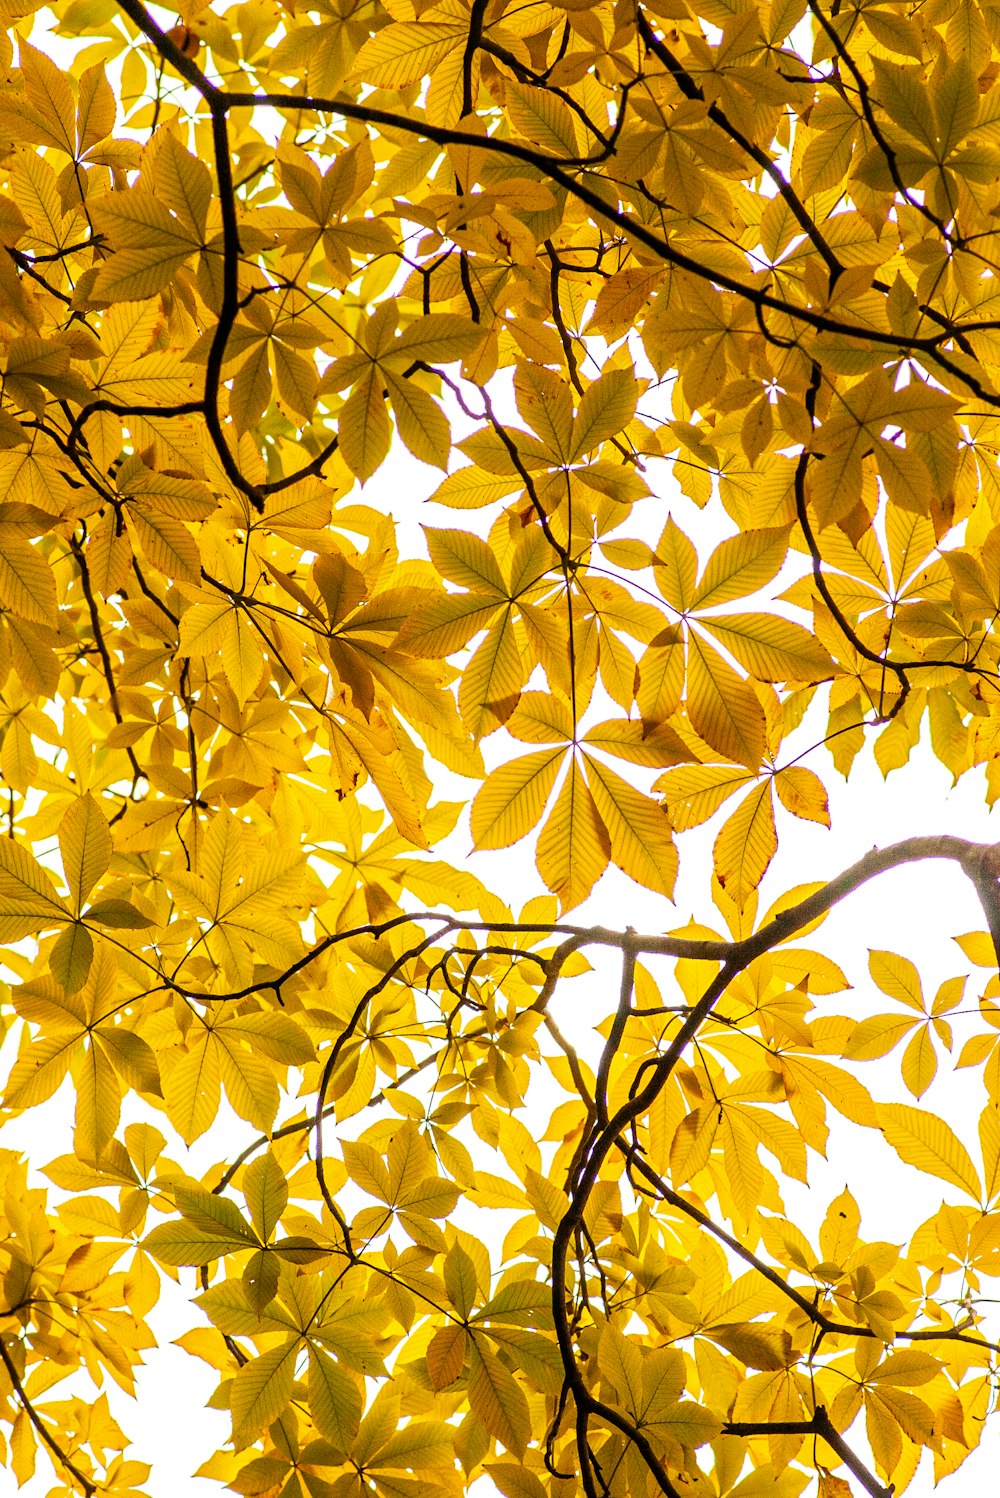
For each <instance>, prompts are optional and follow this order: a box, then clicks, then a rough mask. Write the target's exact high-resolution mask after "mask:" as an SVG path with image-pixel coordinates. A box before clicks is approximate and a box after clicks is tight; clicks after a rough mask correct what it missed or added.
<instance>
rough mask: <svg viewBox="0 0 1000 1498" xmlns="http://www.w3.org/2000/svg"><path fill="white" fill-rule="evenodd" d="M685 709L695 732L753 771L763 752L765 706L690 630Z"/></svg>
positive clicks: (746, 684) (721, 752)
mask: <svg viewBox="0 0 1000 1498" xmlns="http://www.w3.org/2000/svg"><path fill="white" fill-rule="evenodd" d="M687 710H688V716H689V717H690V719H691V723H692V726H693V727H694V729H695V731H696V732H697V733H698V734H699V735H700V737H701V738H703V739H704V740H705V742H706V743H707V744H710V745H711V746H712V748H713V749H715V750H716V751H717V752H718V753H719V754H721V755H722V756H723V757H724V758H725V759H730V760H735V762H736V763H737V764H741V765H746V767H747V769H749V770H755V769H756V768H757V766H758V765H759V764H760V762H761V759H762V757H763V754H764V741H765V726H764V709H763V708H762V707H761V705H760V702H759V701H758V699H757V697H756V696H755V695H754V692H753V689H752V688H751V687H750V685H749V684H748V683H747V682H745V681H742V680H741V679H740V677H738V676H737V675H736V672H735V671H734V670H733V668H732V667H731V666H729V665H727V664H726V662H725V661H724V660H723V659H722V656H721V655H719V653H718V651H716V650H713V648H712V647H711V646H710V645H708V644H707V643H706V642H705V641H704V640H702V639H701V638H700V637H699V636H697V635H696V634H695V633H694V631H692V632H691V635H690V638H689V640H688V677H687Z"/></svg>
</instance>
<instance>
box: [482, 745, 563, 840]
mask: <svg viewBox="0 0 1000 1498" xmlns="http://www.w3.org/2000/svg"><path fill="white" fill-rule="evenodd" d="M564 752H565V751H564V750H563V749H562V748H561V747H560V748H558V749H543V750H540V751H539V752H538V753H536V754H525V755H523V756H522V757H521V758H520V759H515V760H511V761H510V762H509V763H508V764H506V765H501V766H500V768H499V769H498V770H494V771H493V773H492V774H491V775H490V776H489V777H488V778H487V780H486V783H485V784H484V785H483V786H482V788H481V789H480V791H479V792H478V793H477V795H476V798H475V800H474V801H473V803H472V840H473V842H474V843H475V845H476V847H477V848H509V847H510V845H511V843H516V842H517V841H518V840H519V839H520V838H522V837H525V836H526V835H527V834H528V833H529V832H530V831H531V829H532V827H534V826H535V824H536V823H537V822H538V819H539V818H540V817H541V815H542V812H543V811H544V810H545V803H546V802H547V801H548V799H549V793H550V792H551V790H552V787H553V785H554V784H555V778H556V774H557V772H558V769H559V765H560V763H561V761H562V758H563V754H564Z"/></svg>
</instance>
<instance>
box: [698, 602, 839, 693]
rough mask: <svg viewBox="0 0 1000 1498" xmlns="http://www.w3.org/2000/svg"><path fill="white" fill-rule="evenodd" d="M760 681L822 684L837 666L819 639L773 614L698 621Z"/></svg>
mask: <svg viewBox="0 0 1000 1498" xmlns="http://www.w3.org/2000/svg"><path fill="white" fill-rule="evenodd" d="M699 623H700V624H701V625H702V627H703V628H705V629H707V630H708V631H709V632H710V633H711V634H713V635H714V636H715V638H716V639H717V640H718V641H719V643H720V644H721V645H723V646H724V647H725V649H726V650H728V651H729V653H730V655H732V656H733V657H734V658H735V659H736V660H737V661H738V662H739V664H740V665H741V666H742V667H743V669H744V670H745V671H749V673H750V675H751V676H754V677H756V679H757V680H758V681H822V680H824V679H825V678H827V677H830V676H832V675H833V673H834V664H833V661H832V660H831V658H830V656H829V655H828V654H827V652H826V651H825V650H824V649H823V646H822V645H821V644H820V642H819V640H817V638H816V636H815V635H813V634H810V633H809V631H808V630H805V629H803V628H802V626H801V624H793V623H792V621H791V620H790V619H780V618H776V617H775V616H774V615H773V614H720V615H718V616H717V617H715V618H703V619H700V620H699Z"/></svg>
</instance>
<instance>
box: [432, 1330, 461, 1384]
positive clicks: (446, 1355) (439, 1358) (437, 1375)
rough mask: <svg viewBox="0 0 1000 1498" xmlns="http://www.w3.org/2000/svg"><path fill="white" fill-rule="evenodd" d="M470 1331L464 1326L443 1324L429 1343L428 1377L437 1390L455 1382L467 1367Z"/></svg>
mask: <svg viewBox="0 0 1000 1498" xmlns="http://www.w3.org/2000/svg"><path fill="white" fill-rule="evenodd" d="M467 1343H468V1333H467V1332H466V1330H465V1327H464V1326H456V1325H454V1324H451V1325H449V1326H442V1327H440V1328H439V1329H438V1331H436V1332H435V1333H434V1335H433V1337H432V1338H431V1340H430V1342H429V1343H428V1345H427V1377H428V1378H429V1379H430V1381H431V1387H432V1388H433V1389H434V1390H435V1391H436V1392H437V1391H439V1390H441V1389H447V1387H448V1385H449V1384H453V1383H454V1382H455V1380H456V1379H457V1378H458V1376H459V1374H460V1373H461V1372H462V1369H463V1368H464V1367H465V1353H466V1346H467Z"/></svg>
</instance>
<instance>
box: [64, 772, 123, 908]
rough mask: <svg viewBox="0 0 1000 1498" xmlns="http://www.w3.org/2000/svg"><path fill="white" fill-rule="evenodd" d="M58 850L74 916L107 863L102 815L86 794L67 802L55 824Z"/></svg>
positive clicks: (107, 845) (107, 840) (108, 835)
mask: <svg viewBox="0 0 1000 1498" xmlns="http://www.w3.org/2000/svg"><path fill="white" fill-rule="evenodd" d="M59 849H60V852H61V853H62V861H63V872H64V873H65V875H66V883H67V884H68V885H69V892H70V898H71V900H72V902H73V909H74V911H75V913H76V914H77V915H79V913H80V911H81V910H82V908H83V905H84V902H85V901H86V900H87V898H88V896H89V895H90V892H91V890H92V889H93V888H94V885H95V884H96V883H97V881H98V880H99V879H100V877H101V875H102V874H104V873H105V872H106V871H107V868H108V865H109V864H110V862H111V833H110V832H109V830H108V824H107V822H106V820H105V818H104V813H103V812H102V811H101V808H100V807H99V806H98V804H97V802H96V801H95V800H94V798H93V796H92V795H91V794H90V793H89V791H88V793H87V794H86V795H85V796H80V797H78V798H77V800H75V801H72V802H71V803H70V806H69V809H68V810H67V811H66V813H65V815H64V816H63V819H62V821H61V822H60V824H59Z"/></svg>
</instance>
